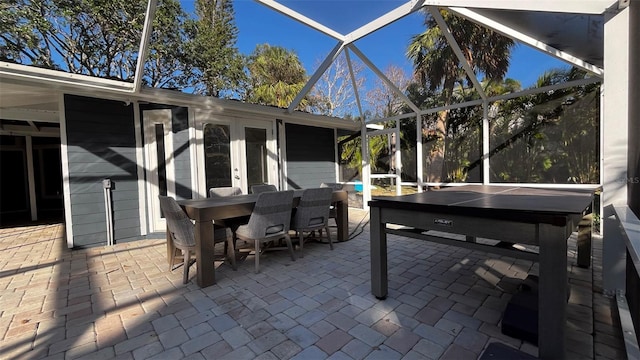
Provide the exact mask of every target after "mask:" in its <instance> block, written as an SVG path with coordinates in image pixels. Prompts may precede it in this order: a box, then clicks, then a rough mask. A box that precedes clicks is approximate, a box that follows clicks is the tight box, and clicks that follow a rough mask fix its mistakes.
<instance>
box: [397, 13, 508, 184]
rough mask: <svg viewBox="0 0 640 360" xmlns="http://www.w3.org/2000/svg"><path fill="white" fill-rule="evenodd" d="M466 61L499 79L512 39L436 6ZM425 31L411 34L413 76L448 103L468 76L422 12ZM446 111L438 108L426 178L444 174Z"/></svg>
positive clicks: (488, 76) (436, 179)
mask: <svg viewBox="0 0 640 360" xmlns="http://www.w3.org/2000/svg"><path fill="white" fill-rule="evenodd" d="M439 11H440V15H442V17H443V18H444V20H445V22H446V23H447V25H448V27H449V30H450V31H451V34H452V35H453V38H454V39H455V40H456V42H457V43H458V45H459V46H460V48H461V50H462V53H463V54H464V56H465V58H466V60H467V62H468V63H469V65H470V66H471V68H472V69H473V70H474V72H475V73H476V74H478V73H482V74H484V76H485V78H486V79H485V80H489V81H493V80H501V79H502V78H503V77H504V75H505V74H506V72H507V69H508V67H509V60H510V56H511V49H512V48H513V46H514V42H513V40H511V39H509V38H507V37H504V36H502V35H500V34H498V33H495V32H493V31H492V30H490V29H487V28H483V27H481V26H479V25H477V24H475V23H473V22H471V21H469V20H466V19H464V18H461V17H458V16H456V15H454V14H452V13H450V12H448V11H446V10H439ZM425 26H426V28H427V29H426V30H425V32H423V33H421V34H418V35H415V36H413V37H412V38H411V42H410V44H409V48H408V50H407V56H408V57H409V58H410V59H411V60H412V61H413V64H414V67H415V70H414V73H415V76H416V77H417V79H419V81H420V82H421V83H422V85H423V86H424V87H425V88H428V89H429V90H431V91H435V90H440V93H441V96H442V100H441V102H442V104H443V105H445V106H446V105H450V104H451V100H452V97H453V96H454V88H455V86H456V84H459V85H462V86H464V84H465V83H468V82H469V81H468V78H467V77H466V75H465V72H464V70H463V68H462V66H461V64H460V61H459V59H458V57H457V56H456V55H455V53H454V52H453V48H452V47H451V45H450V44H449V42H448V41H447V39H446V38H445V36H444V33H443V31H442V29H440V27H439V26H438V25H437V23H436V21H435V19H434V18H433V16H432V15H431V13H427V14H426V16H425ZM448 116H449V111H441V112H440V113H439V114H438V119H437V121H436V136H437V141H436V142H435V143H434V147H433V149H432V151H430V152H429V153H430V155H429V157H430V159H429V160H430V162H431V166H430V167H429V169H428V170H427V171H428V174H427V181H432V182H439V181H441V179H442V178H443V168H444V166H443V165H444V153H445V139H446V136H447V130H448V129H447V118H448Z"/></svg>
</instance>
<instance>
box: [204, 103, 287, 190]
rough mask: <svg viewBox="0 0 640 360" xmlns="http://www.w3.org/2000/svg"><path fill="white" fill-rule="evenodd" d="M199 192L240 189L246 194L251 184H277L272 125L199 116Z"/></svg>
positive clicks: (276, 162)
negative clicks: (222, 188)
mask: <svg viewBox="0 0 640 360" xmlns="http://www.w3.org/2000/svg"><path fill="white" fill-rule="evenodd" d="M196 129H197V135H196V136H197V137H198V140H197V143H198V144H201V145H198V148H197V152H198V159H199V160H198V162H199V166H198V177H199V184H200V186H199V192H200V194H201V196H203V197H206V196H207V194H208V192H209V189H210V188H212V187H226V186H237V187H239V188H241V189H242V192H243V193H245V194H247V193H248V192H249V190H250V189H251V186H252V185H255V184H263V183H271V184H277V183H278V176H277V164H278V161H277V151H276V141H275V139H274V136H273V122H271V121H261V120H250V119H238V118H233V119H228V120H227V119H219V118H217V116H216V117H215V118H213V117H210V116H207V114H206V113H203V112H197V113H196Z"/></svg>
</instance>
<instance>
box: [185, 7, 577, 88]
mask: <svg viewBox="0 0 640 360" xmlns="http://www.w3.org/2000/svg"><path fill="white" fill-rule="evenodd" d="M181 2H182V5H183V7H184V8H185V10H188V11H189V10H191V9H192V8H193V0H182V1H181ZM279 2H280V3H281V4H283V5H285V6H288V7H290V8H292V9H293V10H295V11H297V12H299V13H301V14H303V15H305V16H307V17H309V18H312V19H313V20H315V21H317V22H319V23H321V24H323V25H325V26H328V27H330V28H332V29H334V30H336V31H338V32H340V33H342V34H346V33H349V32H351V31H353V30H355V29H357V28H358V27H360V26H362V25H364V24H366V23H367V22H369V21H371V20H374V19H375V18H377V17H379V16H381V15H383V14H385V13H387V12H389V11H391V10H393V9H394V8H396V7H398V6H400V5H402V4H403V3H405V2H406V0H322V1H320V0H280V1H279ZM233 5H234V10H235V15H236V17H235V20H236V26H237V27H238V30H239V36H238V42H237V46H238V48H239V49H240V51H241V52H242V53H244V54H250V53H251V52H252V51H253V49H254V48H255V46H256V45H257V44H263V43H268V44H270V45H279V46H282V47H285V48H287V49H289V50H293V51H295V52H296V54H297V55H298V57H299V58H300V60H301V61H302V64H303V65H304V66H305V68H306V69H307V72H308V74H309V75H311V74H312V73H313V71H314V70H315V68H316V66H317V65H318V64H319V63H320V62H321V61H322V60H323V59H324V58H325V57H326V55H327V54H328V52H329V51H330V50H331V49H332V48H333V47H334V46H335V45H336V44H337V41H336V40H334V39H332V38H330V37H328V36H326V35H324V34H322V33H319V32H317V31H315V30H313V29H311V28H309V27H307V26H306V25H303V24H301V23H299V22H297V21H294V20H292V19H290V18H289V17H287V16H285V15H283V14H281V13H279V12H277V11H274V10H272V9H270V8H268V7H266V6H264V5H262V4H260V3H258V2H256V1H253V0H235V1H234V2H233ZM423 20H424V16H423V15H422V14H421V13H415V14H412V15H409V16H407V17H405V18H403V19H400V20H399V21H397V22H395V23H393V24H391V25H389V26H387V27H385V28H383V29H381V30H378V31H377V32H375V33H373V34H371V35H369V36H367V37H365V38H363V39H360V40H358V41H357V42H356V43H355V45H356V46H357V47H358V48H359V49H360V50H361V51H362V52H363V53H364V54H365V55H366V56H367V57H368V58H369V60H371V61H372V62H373V63H374V64H375V65H376V66H377V67H378V68H379V69H380V70H382V71H384V70H385V69H386V68H387V67H388V66H389V65H391V64H393V65H396V66H399V67H402V68H404V69H405V71H407V73H408V74H410V73H411V71H412V66H411V62H410V61H409V60H407V58H406V56H405V52H406V49H407V45H408V43H409V40H410V37H411V36H412V35H415V34H418V33H420V32H422V31H424V25H423ZM560 66H561V67H565V66H568V65H566V64H565V63H564V62H561V61H559V60H556V59H554V58H553V57H551V56H548V55H546V54H543V53H540V52H538V51H536V50H533V49H531V48H529V47H528V46H526V45H521V44H518V45H517V46H516V48H515V49H514V51H513V53H512V60H511V66H510V69H509V72H508V73H507V77H511V78H514V79H516V80H519V81H520V82H521V84H522V86H523V87H528V86H531V85H533V84H534V83H535V81H536V79H537V78H538V77H539V76H540V75H542V73H543V72H544V71H545V70H548V69H551V68H555V67H560Z"/></svg>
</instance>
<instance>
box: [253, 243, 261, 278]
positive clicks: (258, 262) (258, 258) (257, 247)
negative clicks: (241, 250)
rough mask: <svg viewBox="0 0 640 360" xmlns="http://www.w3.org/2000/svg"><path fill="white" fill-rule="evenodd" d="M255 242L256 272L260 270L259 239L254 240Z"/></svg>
mask: <svg viewBox="0 0 640 360" xmlns="http://www.w3.org/2000/svg"><path fill="white" fill-rule="evenodd" d="M254 241H255V243H256V274H257V273H259V272H260V240H254Z"/></svg>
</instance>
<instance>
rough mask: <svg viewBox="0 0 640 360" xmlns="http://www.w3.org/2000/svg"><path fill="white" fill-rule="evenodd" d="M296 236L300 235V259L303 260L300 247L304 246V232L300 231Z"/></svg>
mask: <svg viewBox="0 0 640 360" xmlns="http://www.w3.org/2000/svg"><path fill="white" fill-rule="evenodd" d="M298 235H300V257H301V258H303V257H304V253H303V252H302V247H303V245H304V231H300V232H299V233H298Z"/></svg>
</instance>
